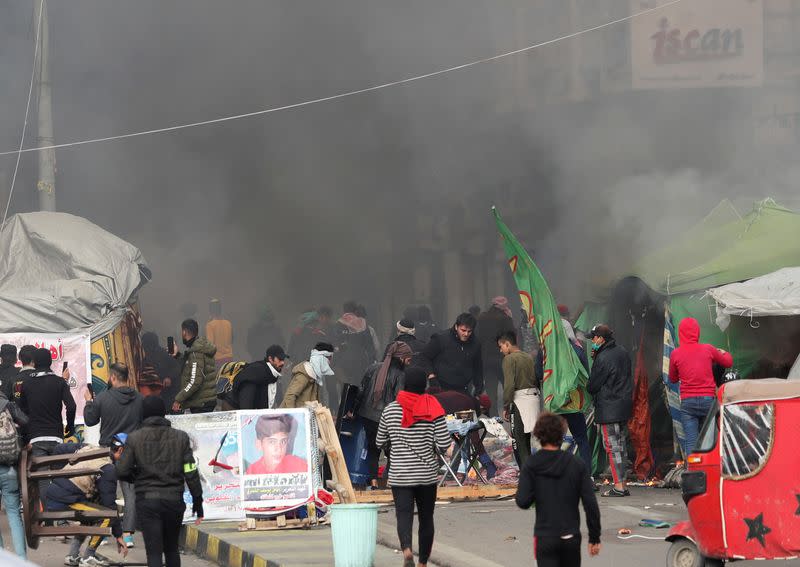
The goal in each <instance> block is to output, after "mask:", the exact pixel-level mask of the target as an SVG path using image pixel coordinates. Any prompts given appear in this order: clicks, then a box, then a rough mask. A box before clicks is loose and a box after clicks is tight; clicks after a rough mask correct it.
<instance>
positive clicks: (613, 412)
mask: <svg viewBox="0 0 800 567" xmlns="http://www.w3.org/2000/svg"><path fill="white" fill-rule="evenodd" d="M588 338H589V339H590V340H591V341H592V356H593V357H594V364H593V365H592V372H591V374H590V375H589V383H588V384H587V386H586V389H587V390H588V391H589V393H590V394H591V395H592V396H593V397H594V408H595V409H594V420H595V423H597V425H598V427H599V428H600V432H601V434H602V437H603V445H604V446H605V450H606V454H607V455H608V463H609V465H610V466H611V477H612V479H613V481H614V486H613V487H612V488H611V489H610V490H608V491H606V492H604V493H603V496H616V497H619V496H630V495H631V493H630V491H628V489H627V488H626V486H625V480H626V476H627V472H628V449H627V436H628V420H629V419H630V418H631V414H632V412H633V374H632V373H631V359H630V356H628V352H627V351H626V350H625V349H624V348H623V347H622V346H620V345H618V344H617V342H616V341H615V340H614V332H613V331H612V330H611V327H609V326H608V325H595V326H594V327H592V330H591V332H590V333H589V336H588Z"/></svg>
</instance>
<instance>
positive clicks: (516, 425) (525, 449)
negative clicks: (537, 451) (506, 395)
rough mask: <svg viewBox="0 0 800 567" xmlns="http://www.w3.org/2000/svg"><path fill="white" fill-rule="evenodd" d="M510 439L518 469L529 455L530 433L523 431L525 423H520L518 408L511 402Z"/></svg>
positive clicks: (520, 468)
mask: <svg viewBox="0 0 800 567" xmlns="http://www.w3.org/2000/svg"><path fill="white" fill-rule="evenodd" d="M509 413H510V414H511V440H512V441H513V444H514V459H515V460H516V461H517V465H519V470H522V466H523V465H524V464H525V461H527V460H528V457H530V456H531V434H530V433H525V424H524V423H522V418H521V417H520V415H519V410H517V406H516V405H515V404H511V411H509Z"/></svg>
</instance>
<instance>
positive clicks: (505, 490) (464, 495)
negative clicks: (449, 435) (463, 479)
mask: <svg viewBox="0 0 800 567" xmlns="http://www.w3.org/2000/svg"><path fill="white" fill-rule="evenodd" d="M516 493H517V487H516V486H515V485H494V484H486V485H469V486H440V487H439V489H438V490H437V491H436V499H437V500H449V501H451V502H469V501H474V500H484V499H489V498H504V497H508V496H514V495H515V494H516ZM357 494H358V496H357V498H358V501H359V502H362V503H369V504H391V503H392V502H394V500H393V499H392V491H391V490H359V491H358V493H357Z"/></svg>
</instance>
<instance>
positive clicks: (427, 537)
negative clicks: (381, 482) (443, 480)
mask: <svg viewBox="0 0 800 567" xmlns="http://www.w3.org/2000/svg"><path fill="white" fill-rule="evenodd" d="M392 496H393V497H394V509H395V514H396V516H397V536H398V537H399V538H400V549H411V541H412V533H413V529H414V503H415V502H416V504H417V516H418V518H419V531H418V532H417V538H418V539H419V562H420V563H427V562H428V559H429V558H430V556H431V549H433V508H434V506H435V505H436V485H435V484H423V485H419V486H393V487H392Z"/></svg>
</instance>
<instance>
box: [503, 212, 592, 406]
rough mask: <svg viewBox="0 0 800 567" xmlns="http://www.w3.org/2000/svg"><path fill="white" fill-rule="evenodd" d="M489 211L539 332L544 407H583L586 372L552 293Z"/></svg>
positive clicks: (521, 248) (504, 228)
mask: <svg viewBox="0 0 800 567" xmlns="http://www.w3.org/2000/svg"><path fill="white" fill-rule="evenodd" d="M492 212H493V213H494V220H495V222H496V223H497V230H499V231H500V236H501V237H502V239H503V248H504V249H505V252H506V258H507V259H508V265H509V267H510V268H511V273H512V274H514V281H515V282H516V284H517V289H518V290H519V298H520V301H521V302H522V308H523V310H524V311H525V313H526V315H527V316H528V322H529V324H530V326H531V328H533V329H536V333H537V334H538V335H539V343H540V345H541V349H542V354H543V356H544V375H543V376H540V377H539V378H540V379H541V382H542V395H543V396H544V408H545V409H546V410H547V411H552V412H556V413H573V412H577V411H583V410H584V408H585V407H586V405H587V404H588V403H589V401H590V400H589V395H588V393H587V392H586V382H587V381H588V379H589V376H588V373H587V372H586V369H585V368H584V367H583V364H581V361H580V359H579V358H578V355H577V354H575V350H574V349H573V348H572V346H571V345H570V342H569V339H568V338H567V333H566V331H565V330H564V325H563V324H562V323H561V315H560V314H559V313H558V307H557V306H556V302H555V300H554V299H553V294H552V293H551V292H550V288H549V287H548V286H547V282H546V281H545V279H544V276H542V273H541V272H540V271H539V268H537V267H536V264H534V263H533V260H531V257H530V256H529V255H528V253H527V252H526V251H525V249H524V248H523V247H522V245H521V244H520V243H519V241H518V240H517V239H516V238H515V237H514V235H513V234H512V232H511V231H510V230H509V229H508V227H507V226H506V225H505V223H504V222H503V220H502V219H501V218H500V213H498V212H497V209H495V208H494V207H492Z"/></svg>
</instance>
